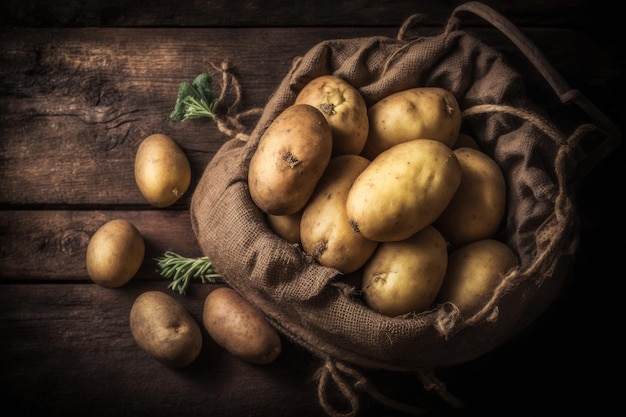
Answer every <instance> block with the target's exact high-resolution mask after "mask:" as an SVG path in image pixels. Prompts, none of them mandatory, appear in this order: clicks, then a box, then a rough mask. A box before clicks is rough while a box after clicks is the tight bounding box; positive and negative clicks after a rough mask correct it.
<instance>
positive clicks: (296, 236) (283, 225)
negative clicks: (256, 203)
mask: <svg viewBox="0 0 626 417" xmlns="http://www.w3.org/2000/svg"><path fill="white" fill-rule="evenodd" d="M265 216H266V218H267V223H268V224H269V226H270V229H272V230H273V231H274V233H276V234H277V235H278V236H280V237H282V238H283V239H285V240H286V241H287V242H289V243H297V244H300V220H301V219H302V210H300V211H299V212H297V213H294V214H285V215H282V216H277V215H274V214H268V213H265Z"/></svg>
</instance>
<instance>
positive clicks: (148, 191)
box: [135, 133, 191, 208]
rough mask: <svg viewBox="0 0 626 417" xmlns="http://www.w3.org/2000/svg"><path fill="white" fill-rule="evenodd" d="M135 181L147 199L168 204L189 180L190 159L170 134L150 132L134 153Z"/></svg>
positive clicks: (161, 205) (185, 188)
mask: <svg viewBox="0 0 626 417" xmlns="http://www.w3.org/2000/svg"><path fill="white" fill-rule="evenodd" d="M135 182H136V183H137V187H138V188H139V191H140V192H141V195H143V197H144V198H145V199H146V201H148V203H150V204H152V205H153V206H155V207H160V208H163V207H168V206H171V205H172V204H174V203H175V202H176V201H178V199H180V198H181V197H182V196H183V194H185V192H187V189H188V188H189V184H190V183H191V167H190V165H189V160H188V159H187V156H186V155H185V153H184V152H183V151H182V149H180V147H179V146H178V144H176V142H174V141H173V140H172V139H171V138H170V137H169V136H167V135H163V134H160V133H155V134H154V135H150V136H148V137H147V138H145V139H144V140H143V142H141V144H140V145H139V148H137V153H136V154H135Z"/></svg>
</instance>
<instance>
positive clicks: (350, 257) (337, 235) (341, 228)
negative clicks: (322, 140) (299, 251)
mask: <svg viewBox="0 0 626 417" xmlns="http://www.w3.org/2000/svg"><path fill="white" fill-rule="evenodd" d="M369 164H370V161H368V160H367V159H365V158H363V157H362V156H359V155H341V156H336V157H334V158H332V159H331V160H330V163H329V164H328V167H327V168H326V171H325V172H324V175H322V178H321V179H320V180H319V182H318V184H317V187H316V188H315V192H314V193H313V195H312V196H311V199H310V200H309V202H308V203H307V205H306V206H305V208H304V212H303V213H302V219H301V221H300V239H301V242H302V248H303V249H304V251H305V252H306V253H308V254H309V255H311V256H312V257H313V258H314V259H315V260H316V261H317V262H318V263H320V264H321V265H324V266H327V267H330V268H335V269H337V270H338V271H339V272H342V273H344V274H347V273H350V272H354V271H355V270H357V269H358V268H360V267H361V266H363V264H364V263H365V262H366V261H367V260H368V259H369V257H370V256H371V255H372V253H374V250H375V249H376V246H377V245H378V242H374V241H372V240H369V239H367V238H365V237H363V235H362V234H360V233H356V232H355V231H354V229H352V227H350V223H349V221H348V216H347V215H346V198H347V196H348V191H350V188H351V187H352V184H353V183H354V180H355V179H356V178H357V177H358V176H359V174H360V173H361V172H363V170H364V169H365V168H366V167H367V166H368V165H369Z"/></svg>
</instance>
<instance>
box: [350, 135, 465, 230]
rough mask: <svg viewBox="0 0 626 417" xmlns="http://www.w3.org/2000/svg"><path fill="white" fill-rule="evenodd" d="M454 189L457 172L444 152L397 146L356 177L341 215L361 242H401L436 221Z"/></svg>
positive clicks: (428, 143)
mask: <svg viewBox="0 0 626 417" xmlns="http://www.w3.org/2000/svg"><path fill="white" fill-rule="evenodd" d="M460 183H461V167H460V165H459V161H458V160H457V158H456V156H455V155H454V152H452V150H451V149H450V148H449V147H448V146H446V145H444V144H443V143H441V142H438V141H435V140H430V139H416V140H412V141H408V142H404V143H400V144H398V145H395V146H393V147H392V148H390V149H387V150H386V151H385V152H383V153H381V154H380V155H378V156H377V157H376V159H374V160H373V161H372V162H371V163H370V164H369V165H368V166H367V168H365V169H364V170H363V172H361V174H360V175H359V176H358V177H357V179H356V180H355V181H354V184H353V185H352V188H350V191H349V192H348V197H347V199H346V214H347V215H348V219H349V222H350V225H351V226H352V228H353V229H354V230H355V231H357V232H358V233H361V234H362V235H363V236H364V237H365V238H367V239H370V240H374V241H377V242H390V241H398V240H404V239H407V238H408V237H409V236H411V235H413V234H415V233H416V232H418V231H419V230H421V229H422V228H424V227H425V226H427V225H429V224H431V223H432V222H434V221H435V219H437V217H439V215H440V214H441V212H442V211H443V210H444V209H445V208H446V207H447V205H448V203H449V202H450V200H451V199H452V197H453V196H454V193H455V192H456V190H457V188H458V186H459V184H460Z"/></svg>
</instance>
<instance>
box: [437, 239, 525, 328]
mask: <svg viewBox="0 0 626 417" xmlns="http://www.w3.org/2000/svg"><path fill="white" fill-rule="evenodd" d="M517 262H518V260H517V255H516V254H515V252H514V251H513V249H511V248H510V247H509V246H508V245H506V244H504V243H502V242H500V241H498V240H495V239H483V240H478V241H475V242H472V243H468V244H467V245H464V246H462V247H460V248H458V249H455V250H453V251H452V252H451V253H450V255H449V256H448V269H447V271H446V275H445V278H444V280H443V284H442V285H441V289H440V290H439V294H438V295H437V301H438V302H441V303H444V302H451V303H453V304H455V305H456V306H457V307H458V308H459V310H460V312H461V315H462V316H463V317H465V318H469V317H471V316H473V315H474V314H476V313H477V312H478V311H480V309H481V308H482V307H483V306H484V305H485V304H486V303H487V301H489V299H490V298H491V296H492V295H493V291H494V290H495V288H496V287H497V286H498V284H500V282H501V280H502V278H503V277H504V275H505V274H506V273H507V272H508V271H509V270H510V269H511V268H513V267H515V266H516V265H517Z"/></svg>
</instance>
